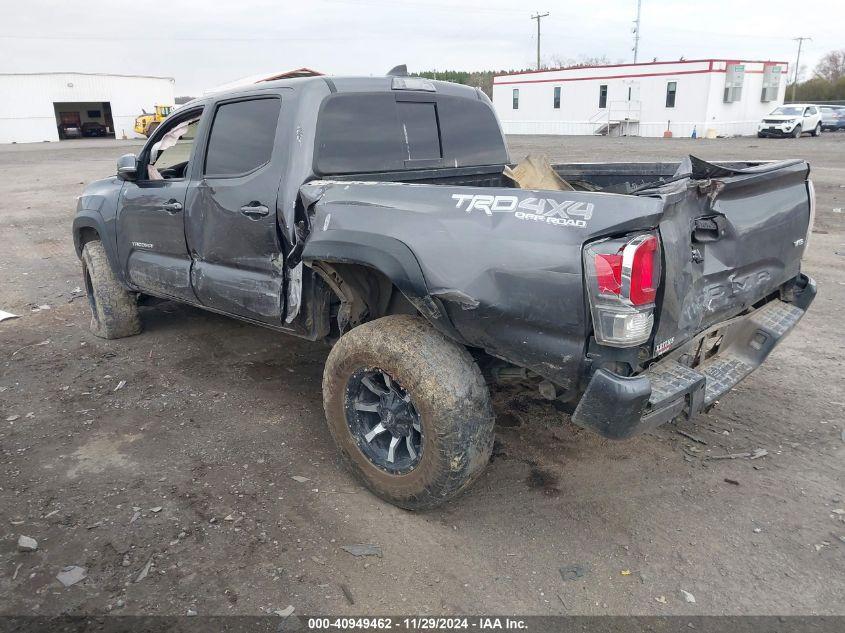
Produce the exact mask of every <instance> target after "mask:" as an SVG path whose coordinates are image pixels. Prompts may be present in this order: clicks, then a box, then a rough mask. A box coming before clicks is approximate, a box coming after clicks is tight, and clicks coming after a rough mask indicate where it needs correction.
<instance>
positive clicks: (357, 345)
mask: <svg viewBox="0 0 845 633" xmlns="http://www.w3.org/2000/svg"><path fill="white" fill-rule="evenodd" d="M323 405H324V407H325V411H326V420H327V422H328V425H329V430H330V432H331V434H332V437H333V439H334V441H335V443H336V444H337V446H338V448H339V449H340V452H341V454H342V455H343V457H344V459H345V461H346V462H347V464H348V466H349V467H350V468H351V470H352V472H353V473H354V474H355V475H356V476H357V477H358V478H359V479H360V480H361V481H362V482H363V483H364V485H365V486H366V487H367V488H369V489H370V490H371V491H372V492H373V493H375V494H376V495H378V496H379V497H381V498H382V499H384V500H386V501H388V502H390V503H392V504H394V505H397V506H399V507H402V508H406V509H409V510H423V509H428V508H433V507H436V506H438V505H440V504H442V503H444V502H446V501H448V500H449V499H452V498H454V497H455V496H456V495H458V494H459V493H460V492H462V491H463V490H465V489H466V488H467V487H468V486H469V485H470V484H471V483H472V482H473V481H474V480H475V479H476V478H477V477H478V476H479V475H480V474H481V472H482V471H483V469H484V467H485V466H486V464H487V462H488V461H489V459H490V453H491V452H492V449H493V423H494V416H493V407H492V404H491V402H490V394H489V392H488V390H487V385H486V384H485V382H484V378H483V376H482V375H481V371H480V370H479V368H478V365H476V363H475V362H474V361H473V359H472V357H471V356H470V355H469V353H468V352H467V351H466V350H465V349H464V348H463V347H461V346H459V345H457V344H455V343H454V342H452V341H450V340H449V339H448V338H446V337H445V336H444V335H443V334H441V333H440V332H438V331H437V330H435V329H434V328H432V327H431V326H430V325H429V324H428V323H427V322H426V321H424V320H423V319H421V318H418V317H412V316H407V315H396V316H388V317H384V318H381V319H377V320H375V321H371V322H369V323H365V324H363V325H361V326H359V327H357V328H355V329H353V330H352V331H350V332H348V333H346V334H345V335H344V336H343V337H341V339H340V340H339V341H338V342H337V344H336V345H335V346H334V348H333V349H332V351H331V353H330V354H329V357H328V360H327V361H326V367H325V370H324V372H323Z"/></svg>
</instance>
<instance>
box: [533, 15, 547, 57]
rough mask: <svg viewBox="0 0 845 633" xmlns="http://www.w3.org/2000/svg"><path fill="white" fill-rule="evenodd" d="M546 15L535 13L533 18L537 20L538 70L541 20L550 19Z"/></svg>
mask: <svg viewBox="0 0 845 633" xmlns="http://www.w3.org/2000/svg"><path fill="white" fill-rule="evenodd" d="M548 16H549V14H548V12H546V13H535V14H534V15H532V16H531V19H532V20H537V70H540V18H545V17H548Z"/></svg>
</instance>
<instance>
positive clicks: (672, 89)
mask: <svg viewBox="0 0 845 633" xmlns="http://www.w3.org/2000/svg"><path fill="white" fill-rule="evenodd" d="M677 92H678V82H677V81H670V82H668V83H667V84H666V107H667V108H674V107H675V95H676V94H677Z"/></svg>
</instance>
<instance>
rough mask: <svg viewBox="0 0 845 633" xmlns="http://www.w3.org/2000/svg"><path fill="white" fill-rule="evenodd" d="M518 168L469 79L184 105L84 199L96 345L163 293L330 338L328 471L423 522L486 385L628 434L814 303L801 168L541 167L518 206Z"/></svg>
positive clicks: (452, 470) (481, 453) (722, 377)
mask: <svg viewBox="0 0 845 633" xmlns="http://www.w3.org/2000/svg"><path fill="white" fill-rule="evenodd" d="M669 146H670V145H667V147H669ZM509 164H510V158H509V155H508V150H507V147H506V144H505V140H504V138H503V135H502V132H501V130H500V127H499V124H498V121H497V119H496V116H495V114H494V111H493V109H492V106H491V104H490V101H489V100H488V99H487V97H486V96H485V95H484V94H483V93H482V92H481V91H480V90H477V89H474V88H470V87H466V86H459V85H454V84H449V83H444V82H436V81H428V80H424V79H419V78H413V77H402V76H388V77H375V78H372V77H370V78H331V77H311V78H303V79H289V80H279V81H270V82H266V83H260V84H256V85H252V86H249V87H245V88H239V89H237V90H232V91H229V92H225V93H219V94H213V95H210V96H207V97H204V98H201V99H198V100H196V101H192V102H191V103H188V104H186V105H184V106H182V107H180V108H179V109H178V110H176V111H175V112H174V113H173V114H172V115H171V116H170V117H168V119H167V120H166V121H165V122H164V123H162V124H161V126H160V127H159V128H158V129H157V130H156V132H155V133H154V134H153V135H152V137H151V138H150V139H149V140H148V142H147V143H146V145H144V147H143V149H142V150H141V151H140V153H139V154H138V155H137V156H135V155H127V156H123V157H122V158H120V159H119V161H118V164H117V174H116V176H113V177H111V178H107V179H105V180H101V181H98V182H95V183H92V184H91V185H89V186H88V187H87V188H86V189H85V192H84V194H83V195H82V196H81V197H80V199H79V203H78V208H77V215H76V218H75V220H74V222H73V238H74V241H75V244H76V251H77V253H78V255H79V257H80V258H81V260H82V268H83V274H84V280H85V287H86V289H87V293H88V297H89V299H90V303H91V310H92V312H93V318H92V321H91V328H92V331H93V332H94V334H96V335H97V336H101V337H105V338H118V337H122V336H129V335H132V334H137V333H138V332H140V330H141V322H140V319H139V310H138V303H139V301H142V300H143V301H146V300H147V299H149V298H158V299H167V300H175V301H181V302H184V303H188V304H191V305H194V306H197V307H200V308H204V309H207V310H212V311H214V312H219V313H221V314H227V315H230V316H233V317H235V318H239V319H243V320H245V321H248V322H250V323H254V324H256V325H262V326H265V327H268V328H272V329H275V330H278V331H279V332H284V333H288V334H293V335H296V336H299V337H302V338H305V339H308V340H312V341H323V342H327V343H329V344H331V345H332V349H331V352H330V353H329V356H328V360H327V362H326V367H325V371H324V374H323V398H324V405H325V413H326V419H327V421H328V425H329V429H330V431H331V434H332V436H333V438H334V440H335V441H336V443H337V445H338V447H339V449H340V452H341V453H342V455H343V456H344V457H345V459H346V461H347V462H348V464H349V465H350V467H351V469H352V471H353V472H354V473H355V474H356V475H357V476H359V477H360V478H361V480H362V481H363V482H364V483H365V485H367V486H368V487H369V488H370V489H371V490H372V491H373V492H375V493H376V494H378V495H380V496H381V497H383V498H384V499H387V500H388V501H390V502H392V503H394V504H396V505H398V506H401V507H405V508H411V509H422V508H429V507H433V506H436V505H438V504H440V503H442V502H444V501H446V500H448V499H450V498H452V497H453V496H455V495H456V494H457V493H459V492H460V491H462V490H464V489H465V488H466V487H467V486H468V485H469V484H470V483H471V482H472V481H473V480H474V479H475V478H476V477H477V476H478V475H479V474H480V473H481V471H482V470H483V468H484V466H485V465H486V464H487V462H488V460H489V457H490V454H491V450H492V446H493V428H494V414H493V408H492V406H491V401H490V395H489V391H488V385H490V384H493V383H496V382H505V381H508V382H511V383H515V384H517V385H522V386H524V387H525V388H526V389H533V390H539V394H541V395H542V397H544V398H546V399H548V400H549V401H558V403H559V404H558V406H561V407H564V408H569V410H570V411H571V412H572V421H573V422H574V423H575V424H578V425H580V426H582V427H585V428H588V429H591V430H593V431H596V432H598V433H600V434H601V435H603V436H605V437H609V438H617V439H622V438H627V437H630V436H632V435H634V434H636V433H640V432H642V431H643V430H645V429H649V428H653V427H655V426H656V425H659V424H662V423H665V422H668V421H670V420H672V419H674V418H676V417H678V416H682V415H683V416H693V415H695V414H696V413H698V412H700V411H702V410H704V409H706V408H708V407H710V406H712V405H713V404H714V403H715V402H716V400H717V399H718V398H719V397H720V396H722V395H723V394H724V393H725V392H727V391H728V390H729V389H731V388H732V387H733V386H734V385H736V384H737V383H738V382H739V381H740V380H742V379H743V378H744V377H746V376H747V375H748V374H749V373H750V372H751V371H753V370H754V369H755V368H756V367H757V366H759V365H760V363H761V362H762V361H763V360H764V359H765V358H766V356H767V355H768V354H769V352H771V350H772V349H773V348H774V347H775V345H777V344H778V343H779V342H780V340H781V339H783V337H784V336H785V335H786V334H787V332H789V330H790V329H791V328H792V327H793V326H794V325H795V324H796V323H797V322H798V321H799V320H800V319H801V317H802V316H803V315H804V312H805V310H806V309H807V307H808V306H809V304H810V303H811V302H812V300H813V297H814V296H815V293H816V289H815V283H814V282H813V280H812V279H810V278H808V277H807V276H806V275H804V274H802V272H801V258H802V256H803V254H804V251H805V249H806V247H807V240H808V238H809V236H810V231H811V228H812V223H813V213H814V195H813V187H812V182H811V181H810V180H809V179H808V175H809V168H808V165H807V164H806V163H805V162H803V161H801V160H791V161H784V162H733V163H708V162H704V161H701V160H698V159H696V158H693V157H687V158H684V159H683V160H679V161H677V162H671V163H594V164H560V165H554V166H553V168H554V170H555V171H556V172H557V173H558V174H559V175H560V176H561V178H563V179H564V180H565V181H566V182H568V183H569V184H570V185H571V186H572V188H573V190H566V191H559V190H555V191H550V190H529V189H522V188H519V187H518V186H517V185H516V183H514V182H513V181H512V180H511V179H509V178H508V177H506V176H504V175H503V169H504V168H505V167H506V166H508V165H509Z"/></svg>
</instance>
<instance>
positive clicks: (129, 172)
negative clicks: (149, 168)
mask: <svg viewBox="0 0 845 633" xmlns="http://www.w3.org/2000/svg"><path fill="white" fill-rule="evenodd" d="M117 177H118V178H120V179H121V180H135V178H137V177H138V158H137V157H136V156H135V154H124V155H123V156H121V157H120V158H118V159H117Z"/></svg>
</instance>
